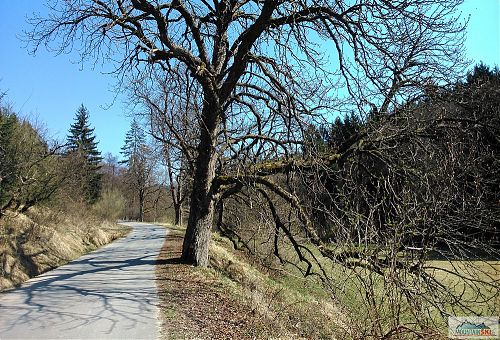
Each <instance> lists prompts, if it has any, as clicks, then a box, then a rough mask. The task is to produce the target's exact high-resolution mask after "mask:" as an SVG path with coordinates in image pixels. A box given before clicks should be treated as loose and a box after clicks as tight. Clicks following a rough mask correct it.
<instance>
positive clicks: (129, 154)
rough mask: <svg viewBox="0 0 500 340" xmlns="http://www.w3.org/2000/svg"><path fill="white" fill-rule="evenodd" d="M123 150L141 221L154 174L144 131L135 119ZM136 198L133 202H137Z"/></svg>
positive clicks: (128, 179) (126, 136)
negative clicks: (147, 192) (150, 180)
mask: <svg viewBox="0 0 500 340" xmlns="http://www.w3.org/2000/svg"><path fill="white" fill-rule="evenodd" d="M121 150H122V151H121V152H120V153H121V154H122V156H123V157H124V159H123V160H122V161H121V162H120V163H122V164H126V165H127V172H126V178H127V182H128V185H129V186H130V189H131V190H132V192H133V193H134V194H133V196H134V197H135V198H137V203H138V208H139V209H138V210H139V211H138V216H137V218H138V220H139V221H143V220H144V204H145V199H146V191H147V186H148V182H149V179H150V176H151V174H152V167H151V164H150V162H149V152H150V150H149V147H148V145H147V142H146V137H145V134H144V131H143V130H142V128H141V127H140V125H139V123H138V122H137V121H136V120H135V119H134V120H133V121H132V124H131V126H130V130H129V131H128V132H127V134H126V135H125V144H124V146H123V147H122V149H121ZM135 198H134V202H132V204H134V203H135ZM134 205H135V204H134Z"/></svg>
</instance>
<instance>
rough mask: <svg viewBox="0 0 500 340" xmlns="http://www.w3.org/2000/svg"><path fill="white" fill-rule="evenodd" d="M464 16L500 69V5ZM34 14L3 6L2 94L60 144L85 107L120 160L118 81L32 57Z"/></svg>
mask: <svg viewBox="0 0 500 340" xmlns="http://www.w3.org/2000/svg"><path fill="white" fill-rule="evenodd" d="M462 11H463V15H464V17H465V16H467V15H469V14H470V16H471V18H470V22H469V28H468V31H467V43H466V47H467V55H468V58H470V59H472V60H474V61H475V62H479V61H483V62H485V63H486V64H487V65H490V66H493V65H499V66H500V23H499V21H500V0H466V1H465V4H464V5H463V8H462ZM33 12H42V13H43V12H45V9H44V7H43V5H42V1H41V0H16V1H11V0H0V32H2V38H1V44H0V90H2V91H7V102H8V103H10V104H12V105H13V108H14V110H15V111H16V112H20V113H21V114H22V115H24V116H27V117H30V119H33V120H36V121H38V122H41V123H42V124H43V125H45V127H46V129H47V131H48V135H49V136H52V137H54V138H58V139H64V138H65V136H66V134H67V131H68V129H69V126H70V124H71V123H72V121H73V117H74V114H75V111H76V110H77V108H78V107H79V106H80V104H82V103H83V104H84V105H85V106H86V107H87V108H88V109H89V112H90V118H91V125H92V126H93V127H95V134H96V136H97V139H98V140H99V148H100V150H101V152H102V153H103V154H105V153H107V152H111V153H113V154H115V155H118V154H119V151H120V147H121V146H122V144H123V138H124V136H125V132H126V131H127V130H128V128H129V124H130V119H129V117H128V113H129V112H128V110H127V106H126V104H124V103H123V101H124V99H125V98H124V97H123V96H121V95H120V94H118V95H116V94H115V92H114V86H113V85H115V79H113V77H112V76H110V75H106V74H102V72H103V71H105V70H103V69H100V68H96V69H92V67H91V66H90V65H81V64H80V63H79V58H78V56H77V55H76V54H63V55H59V56H54V55H53V54H51V53H49V52H47V51H45V50H44V49H43V48H42V49H40V50H39V52H38V53H37V54H36V56H32V55H29V54H28V51H27V50H26V48H25V47H24V43H23V42H22V41H21V40H20V39H19V38H18V36H20V35H22V32H23V30H27V29H29V27H28V25H27V24H26V17H27V16H29V15H31V14H32V13H33ZM108 71H109V70H108Z"/></svg>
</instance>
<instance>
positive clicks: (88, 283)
mask: <svg viewBox="0 0 500 340" xmlns="http://www.w3.org/2000/svg"><path fill="white" fill-rule="evenodd" d="M126 224H127V225H130V226H132V227H133V231H132V232H131V233H130V234H129V235H128V236H127V237H125V238H123V239H120V240H117V241H115V242H113V243H111V244H109V245H107V246H105V247H103V248H100V249H98V250H96V251H94V252H92V253H89V254H87V255H85V256H82V257H80V258H79V259H77V260H75V261H73V262H70V263H68V264H67V265H64V266H61V267H59V268H57V269H55V270H52V271H50V272H47V273H45V274H43V275H40V276H38V277H36V278H33V279H31V280H29V281H27V282H26V283H24V284H23V285H22V286H21V287H20V288H17V289H13V290H9V291H6V292H3V293H0V339H1V340H4V339H26V338H28V339H29V338H32V339H33V338H36V339H55V338H64V339H156V338H157V337H158V334H159V329H158V328H159V321H158V308H157V304H158V297H157V290H156V284H155V271H154V269H155V261H156V258H157V256H158V253H159V251H160V248H161V246H162V244H163V240H164V237H165V228H162V227H158V226H154V225H148V224H141V223H126Z"/></svg>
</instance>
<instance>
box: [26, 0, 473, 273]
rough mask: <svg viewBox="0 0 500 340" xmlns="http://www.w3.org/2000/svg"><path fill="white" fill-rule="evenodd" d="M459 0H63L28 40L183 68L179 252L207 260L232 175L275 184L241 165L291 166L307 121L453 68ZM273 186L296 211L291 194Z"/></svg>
mask: <svg viewBox="0 0 500 340" xmlns="http://www.w3.org/2000/svg"><path fill="white" fill-rule="evenodd" d="M461 3H462V0H394V1H387V0H370V1H364V0H351V1H311V0H303V1H272V0H256V1H252V0H241V1H237V0H220V1H205V0H199V1H180V0H173V1H160V0H155V1H153V0H64V1H58V2H56V3H55V5H52V6H51V8H50V9H51V10H50V12H49V14H48V15H47V16H46V17H35V18H32V23H33V30H32V31H31V32H29V33H28V38H29V40H30V42H31V43H32V44H33V46H34V50H36V49H37V48H39V46H41V45H44V44H48V45H49V46H50V47H51V48H53V49H55V50H56V52H61V51H66V50H68V49H72V48H77V49H79V51H80V52H81V54H82V56H83V57H84V58H88V59H91V60H95V59H96V58H98V57H101V58H103V59H104V60H114V61H115V62H116V65H117V70H116V71H117V72H123V73H122V74H129V73H130V72H135V71H137V72H150V71H151V70H153V69H154V70H155V72H158V71H162V72H164V74H165V75H166V76H170V77H171V78H175V77H176V76H175V74H176V72H178V71H177V70H178V68H179V67H183V68H185V69H186V70H187V71H188V72H189V75H190V77H192V78H193V79H194V80H195V82H196V83H197V84H198V85H199V86H200V88H201V97H200V98H198V102H199V104H200V108H201V110H200V112H199V113H198V114H197V116H196V119H195V121H193V124H195V125H196V127H195V128H196V130H197V131H198V135H197V136H196V141H197V145H196V148H195V150H194V151H193V152H189V154H187V157H188V158H191V159H192V167H193V174H194V178H193V185H192V193H191V197H190V213H189V219H188V228H187V232H186V236H185V241H184V249H183V258H184V260H186V261H189V262H191V263H194V264H196V265H200V266H205V265H207V263H208V244H209V240H210V230H211V226H212V222H213V219H214V209H215V202H217V201H218V200H219V199H220V198H221V197H222V196H224V195H226V196H227V195H230V194H231V193H232V192H234V191H236V190H238V188H239V187H240V186H241V182H242V181H246V182H247V183H255V184H259V185H262V186H264V187H265V188H271V187H272V186H273V185H272V182H271V181H270V180H268V179H266V178H265V177H263V176H259V175H267V174H269V173H270V172H272V171H263V172H259V171H250V169H252V167H251V166H249V165H251V164H262V161H263V160H265V159H266V158H273V159H276V158H280V159H282V160H283V162H282V163H281V165H282V167H284V166H286V164H290V162H288V163H287V161H289V160H290V158H291V157H292V156H293V154H296V153H297V151H298V150H299V149H300V147H299V146H300V144H301V143H302V142H301V141H302V140H303V138H302V137H303V131H304V130H305V127H306V126H307V125H308V124H309V123H311V122H313V121H315V120H318V119H323V118H325V115H326V114H327V112H332V111H330V109H334V108H335V109H337V110H341V109H342V108H344V109H346V110H347V109H354V108H356V109H357V110H360V111H362V110H367V109H368V108H369V109H371V110H374V108H376V111H378V112H385V111H388V110H390V109H391V108H392V107H393V106H394V105H395V104H397V103H398V102H402V101H404V100H406V99H407V98H408V97H409V96H412V95H413V94H415V93H417V92H418V91H419V88H420V87H421V85H422V84H424V83H426V82H427V80H428V79H429V77H430V76H432V77H433V78H434V79H440V81H446V80H448V79H449V78H450V77H452V76H453V75H454V70H455V69H456V68H457V66H460V62H461V52H462V51H461V47H462V45H461V42H462V40H461V39H462V34H461V32H463V28H464V24H465V23H464V22H460V20H459V18H458V17H457V14H456V10H457V7H458V6H459V5H460V4H461ZM49 6H50V5H49ZM178 142H179V143H183V138H182V136H179V140H178ZM186 150H187V148H186ZM257 167H258V168H259V169H263V167H262V166H257ZM267 170H270V169H267ZM271 170H272V169H271ZM250 172H251V173H250ZM217 175H219V176H217ZM222 175H225V176H222ZM273 190H274V192H275V193H276V194H278V195H280V196H281V197H283V198H286V199H287V200H288V201H289V202H290V204H292V205H294V206H296V208H297V209H299V210H300V207H299V204H298V202H297V200H296V197H294V196H293V195H292V193H289V192H282V191H281V189H279V188H276V187H274V188H273ZM302 222H304V223H303V224H304V226H305V227H306V228H308V225H309V224H308V223H307V221H306V220H305V219H304V220H303V221H302ZM309 229H310V228H308V233H310V234H313V233H314V231H313V230H309ZM312 236H314V235H312ZM313 239H315V237H313Z"/></svg>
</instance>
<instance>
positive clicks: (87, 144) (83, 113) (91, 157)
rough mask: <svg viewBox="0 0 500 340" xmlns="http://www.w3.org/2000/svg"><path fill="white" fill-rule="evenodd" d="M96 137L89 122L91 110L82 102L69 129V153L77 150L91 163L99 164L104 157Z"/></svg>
mask: <svg viewBox="0 0 500 340" xmlns="http://www.w3.org/2000/svg"><path fill="white" fill-rule="evenodd" d="M95 138H96V137H95V135H94V128H91V127H90V123H89V112H88V110H87V108H86V107H85V106H84V105H83V104H82V105H81V106H80V107H79V108H78V110H77V111H76V115H75V119H74V122H73V124H71V126H70V129H69V135H68V136H67V153H68V154H69V153H75V152H76V153H78V154H79V155H80V156H82V157H84V158H85V159H86V160H87V161H88V162H89V163H90V164H92V165H94V166H98V165H99V163H100V162H101V160H102V157H101V152H100V151H99V150H98V149H97V141H96V140H95Z"/></svg>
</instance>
